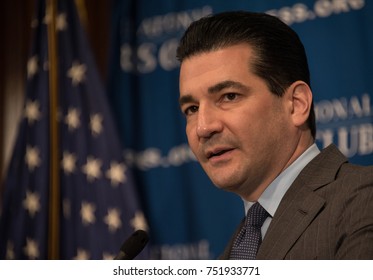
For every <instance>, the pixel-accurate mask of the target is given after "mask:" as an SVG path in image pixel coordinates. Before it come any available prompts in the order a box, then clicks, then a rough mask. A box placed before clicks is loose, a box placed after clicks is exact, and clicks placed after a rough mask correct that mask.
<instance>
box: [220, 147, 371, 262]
mask: <svg viewBox="0 0 373 280" xmlns="http://www.w3.org/2000/svg"><path fill="white" fill-rule="evenodd" d="M241 226H242V223H241V224H240V226H239V227H238V229H237V231H236V232H235V234H234V235H233V237H232V239H231V240H230V242H229V243H228V246H227V247H226V249H225V251H224V253H223V254H222V255H221V257H220V258H221V259H228V258H229V252H230V250H231V247H232V243H233V240H234V239H235V236H236V234H237V233H238V231H239V229H240V228H241ZM257 259H308V260H309V259H324V260H326V259H373V166H369V167H363V166H356V165H352V164H350V163H348V162H347V159H346V158H345V157H344V156H343V155H342V154H341V153H340V152H339V150H338V149H337V148H336V147H335V146H334V145H330V146H329V147H327V148H326V149H324V150H323V151H322V152H321V153H320V154H319V155H318V156H317V157H315V158H314V159H313V160H312V161H311V162H310V163H309V164H308V165H307V166H306V167H305V168H304V169H303V170H302V171H301V173H300V174H299V176H298V177H297V178H296V180H295V181H294V183H293V184H292V185H291V186H290V188H289V190H288V191H287V192H286V194H285V195H284V197H283V199H282V201H281V203H280V205H279V207H278V209H277V210H276V213H275V215H274V217H273V219H272V222H271V224H270V226H269V228H268V231H267V233H266V235H265V237H264V240H263V242H262V244H261V246H260V248H259V251H258V254H257Z"/></svg>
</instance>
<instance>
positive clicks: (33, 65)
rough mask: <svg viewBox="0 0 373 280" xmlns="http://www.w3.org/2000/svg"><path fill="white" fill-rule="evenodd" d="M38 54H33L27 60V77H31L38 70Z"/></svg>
mask: <svg viewBox="0 0 373 280" xmlns="http://www.w3.org/2000/svg"><path fill="white" fill-rule="evenodd" d="M38 60H39V59H38V56H37V55H34V56H32V57H30V58H29V60H28V61H27V78H28V79H30V78H32V77H33V76H34V75H35V74H36V73H37V72H38Z"/></svg>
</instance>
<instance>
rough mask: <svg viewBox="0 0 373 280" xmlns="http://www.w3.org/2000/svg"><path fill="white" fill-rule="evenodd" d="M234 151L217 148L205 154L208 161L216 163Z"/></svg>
mask: <svg viewBox="0 0 373 280" xmlns="http://www.w3.org/2000/svg"><path fill="white" fill-rule="evenodd" d="M233 150H234V149H233V148H231V147H217V148H214V149H212V150H209V151H207V152H206V154H205V155H206V158H207V159H208V160H209V161H217V160H222V159H224V158H226V157H227V156H228V155H229V154H230V153H231V151H233Z"/></svg>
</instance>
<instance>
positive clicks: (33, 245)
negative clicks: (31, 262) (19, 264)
mask: <svg viewBox="0 0 373 280" xmlns="http://www.w3.org/2000/svg"><path fill="white" fill-rule="evenodd" d="M24 252H25V255H27V256H28V257H29V259H37V258H38V257H39V249H38V244H37V242H36V241H35V240H33V239H31V238H27V242H26V246H25V247H24Z"/></svg>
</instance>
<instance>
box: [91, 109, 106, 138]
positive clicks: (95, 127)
mask: <svg viewBox="0 0 373 280" xmlns="http://www.w3.org/2000/svg"><path fill="white" fill-rule="evenodd" d="M102 120H103V118H102V115H101V114H93V115H91V117H90V122H89V126H90V129H91V131H92V135H93V136H97V135H99V134H100V133H101V132H102Z"/></svg>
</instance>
